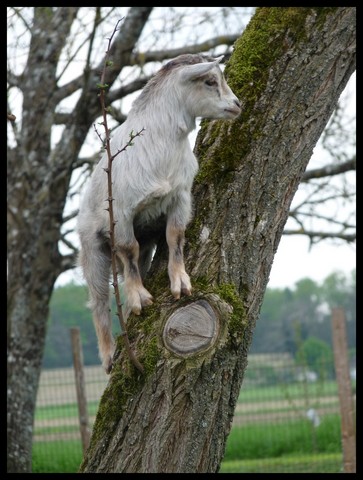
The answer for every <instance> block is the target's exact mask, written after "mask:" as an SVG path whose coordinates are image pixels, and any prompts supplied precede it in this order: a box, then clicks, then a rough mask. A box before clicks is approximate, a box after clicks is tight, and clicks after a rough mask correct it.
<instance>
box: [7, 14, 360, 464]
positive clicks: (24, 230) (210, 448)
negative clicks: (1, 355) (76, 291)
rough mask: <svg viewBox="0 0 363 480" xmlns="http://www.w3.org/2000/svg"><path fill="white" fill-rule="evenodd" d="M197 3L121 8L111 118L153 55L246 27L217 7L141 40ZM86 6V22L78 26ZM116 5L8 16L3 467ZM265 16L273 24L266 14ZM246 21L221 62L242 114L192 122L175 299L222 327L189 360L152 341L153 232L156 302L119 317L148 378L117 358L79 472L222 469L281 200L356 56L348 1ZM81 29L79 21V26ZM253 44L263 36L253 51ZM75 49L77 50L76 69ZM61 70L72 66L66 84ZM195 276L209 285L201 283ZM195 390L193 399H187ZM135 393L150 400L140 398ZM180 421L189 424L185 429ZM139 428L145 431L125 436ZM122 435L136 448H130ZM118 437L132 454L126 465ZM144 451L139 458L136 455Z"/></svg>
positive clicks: (216, 40)
mask: <svg viewBox="0 0 363 480" xmlns="http://www.w3.org/2000/svg"><path fill="white" fill-rule="evenodd" d="M86 10H87V11H86ZM212 10H213V9H212ZM195 11H196V9H195V8H194V9H193V12H194V15H193V16H185V17H184V18H183V17H182V16H180V12H176V13H178V15H173V13H175V12H174V11H173V9H172V8H171V7H167V8H162V9H157V8H155V11H153V7H130V8H129V9H127V10H126V12H125V18H124V21H123V23H122V25H121V28H120V32H119V34H118V36H117V38H116V40H115V41H114V43H113V46H112V52H111V56H112V60H113V62H114V64H113V67H112V69H108V78H107V79H106V83H107V84H109V85H110V90H109V94H108V101H109V102H110V105H111V113H112V116H113V118H114V119H115V124H116V123H117V122H122V121H123V120H124V118H125V116H124V113H123V110H122V106H123V105H122V104H121V102H120V99H122V98H125V97H126V96H127V95H129V94H131V93H133V92H136V91H137V90H139V89H140V88H141V87H142V86H143V85H144V84H145V83H146V81H147V79H148V78H149V77H150V75H151V73H152V72H153V71H155V69H156V68H155V63H154V62H160V61H162V60H166V59H169V58H172V57H175V56H176V55H178V54H179V53H187V52H190V53H193V52H199V51H205V52H207V51H209V52H210V51H211V52H212V53H215V51H214V50H215V49H217V48H219V50H218V53H225V52H226V53H227V54H228V52H230V51H231V49H230V47H231V45H232V44H233V43H234V42H235V40H236V39H237V38H238V37H239V35H240V33H241V31H242V29H243V27H242V22H241V23H240V24H239V26H238V27H236V34H235V35H231V34H229V35H226V31H227V32H230V31H231V29H230V27H229V30H228V25H229V24H228V15H227V9H222V10H221V12H222V14H223V15H224V16H223V17H219V21H218V22H217V23H216V24H215V25H221V24H222V21H221V18H223V21H225V22H226V26H225V27H226V28H227V30H225V31H223V32H218V35H215V31H214V30H212V32H213V33H214V34H213V35H212V34H211V35H210V37H207V38H205V40H203V41H201V40H199V43H193V44H192V43H188V42H185V41H183V42H180V43H179V44H177V45H176V47H175V48H173V49H172V50H171V49H170V48H158V49H156V48H155V49H152V48H150V45H152V41H155V42H158V40H159V39H160V38H164V37H165V38H167V39H168V40H169V42H170V45H171V44H172V40H174V32H176V31H178V29H180V31H181V29H182V24H183V21H186V22H191V21H192V19H194V18H195ZM236 12H237V14H239V12H240V10H238V9H236V11H234V12H233V13H234V14H235V15H236ZM212 13H213V15H210V18H207V16H208V15H205V16H204V17H203V18H202V20H200V21H199V24H198V25H193V27H194V31H196V30H195V27H198V30H197V32H198V34H199V33H200V29H201V27H202V25H207V21H209V20H211V19H214V20H216V19H218V17H216V15H215V13H216V10H213V12H212ZM162 14H165V16H164V15H162ZM285 14H286V15H285ZM90 15H92V24H91V28H90V25H89V24H85V23H84V22H86V20H87V21H89V18H90ZM113 16H118V18H117V19H119V16H120V12H119V10H118V9H111V8H105V9H101V8H95V9H94V10H92V11H91V12H90V10H89V9H88V8H87V9H84V8H83V9H82V8H81V9H80V8H78V7H67V8H53V7H36V8H34V10H32V9H30V8H28V9H15V8H14V9H12V10H10V17H9V18H10V20H9V22H10V25H12V24H14V23H15V19H16V20H17V25H18V24H19V23H18V22H20V24H22V25H23V27H24V28H23V30H22V31H21V32H19V30H16V29H12V28H9V35H10V36H11V34H13V35H14V41H15V40H16V41H18V42H24V43H25V44H27V45H28V44H29V49H28V51H27V52H26V53H25V68H24V69H22V68H21V69H20V71H18V70H17V68H18V64H19V63H20V64H21V60H22V58H21V56H19V57H18V56H16V53H18V54H20V53H21V50H19V49H16V50H14V51H13V55H12V56H11V57H9V60H8V63H9V72H8V86H9V90H10V94H9V107H8V111H9V113H10V114H15V115H16V116H17V117H18V113H17V112H15V111H13V109H12V100H13V98H14V97H13V96H11V93H12V91H13V90H15V91H17V92H18V95H21V96H22V99H23V104H22V109H21V118H19V119H18V118H17V119H16V120H15V122H14V121H12V122H11V120H10V125H11V127H10V132H9V134H8V136H9V140H10V142H9V147H8V471H9V472H30V471H31V442H32V425H33V415H34V407H35V399H36V391H37V386H38V380H39V374H40V366H41V359H42V354H43V347H44V341H45V335H46V323H47V317H48V305H49V300H50V296H51V293H52V289H53V286H54V282H55V280H56V279H57V277H58V276H59V274H60V273H62V272H63V271H65V270H66V269H68V268H72V267H73V266H74V256H75V250H76V249H75V248H74V246H73V245H72V244H71V243H70V241H69V237H68V233H69V232H67V221H69V220H71V218H72V217H74V215H75V213H74V214H70V215H69V217H68V218H67V217H65V216H64V206H65V203H66V199H67V195H68V194H69V193H70V192H72V189H70V187H72V185H71V179H72V178H74V177H72V174H73V173H74V172H75V171H76V170H77V169H79V170H80V171H82V172H85V171H86V170H87V169H89V167H90V165H92V164H93V163H94V161H95V156H93V155H90V156H87V155H85V154H84V153H83V151H82V147H83V146H84V145H85V144H86V142H87V137H88V134H89V131H90V129H91V127H92V124H93V123H94V122H95V121H97V118H98V117H99V116H100V106H99V100H98V97H97V93H98V90H97V83H98V81H99V77H100V71H101V69H102V65H103V55H104V49H105V38H106V37H107V35H108V34H109V33H110V31H112V26H111V27H109V28H108V29H107V28H106V27H105V26H106V20H107V21H109V22H110V21H112V19H113ZM270 16H272V17H273V18H274V22H275V23H274V25H275V27H273V26H272V25H270V24H269V23H268V19H269V18H270ZM159 17H160V18H159ZM198 18H200V17H198ZM277 19H278V20H277ZM83 23H84V24H83ZM115 23H116V21H115V22H114V24H115ZM80 24H81V26H80ZM149 25H150V28H148V26H149ZM214 28H216V26H215V27H214ZM274 28H277V30H275V29H274ZM249 31H250V33H249V34H248V35H244V36H242V37H241V39H240V40H239V41H238V42H237V43H236V49H235V52H234V53H233V56H232V57H231V61H230V63H229V65H228V66H227V74H228V76H229V81H230V82H232V83H231V86H232V88H233V90H234V91H236V92H239V97H240V98H241V100H242V101H244V102H245V114H244V115H242V117H241V121H238V122H236V123H235V124H234V125H233V127H232V128H231V129H230V130H226V128H225V127H221V126H220V125H219V124H218V122H217V123H216V122H209V123H208V122H205V123H203V125H202V128H201V131H200V134H199V137H198V142H197V146H196V151H197V155H198V157H199V159H200V162H201V171H200V174H199V177H198V179H197V182H196V185H195V197H196V216H195V220H194V222H193V224H192V225H191V228H190V231H189V233H188V235H189V242H188V250H187V251H186V260H187V262H188V263H189V271H190V272H191V274H192V281H193V279H194V281H195V282H196V285H195V295H194V296H193V297H192V298H191V299H189V300H188V301H187V302H186V303H183V304H181V305H184V306H185V307H188V305H190V303H191V304H192V303H195V302H198V301H199V303H198V305H199V307H198V308H199V309H200V311H201V316H202V317H203V318H205V319H206V322H207V324H208V322H212V324H213V323H214V324H215V325H219V327H218V329H217V330H218V334H216V335H215V338H214V341H215V343H213V346H212V347H211V348H208V349H207V350H206V351H204V352H203V353H202V355H199V356H198V355H197V356H196V357H194V356H192V358H191V360H192V361H189V362H188V361H187V360H185V358H183V357H182V356H181V357H180V356H178V355H176V356H173V354H170V352H169V353H168V350H167V349H166V348H164V347H163V346H162V345H163V344H162V342H161V339H160V335H161V332H162V327H163V322H164V321H166V319H167V318H169V317H170V314H171V313H172V311H173V310H174V309H175V308H176V307H178V306H181V305H179V304H178V305H174V304H171V303H170V298H169V297H168V294H167V292H168V288H167V287H168V286H167V282H166V279H165V278H163V277H162V275H161V274H160V273H159V272H163V271H165V269H164V266H165V265H164V263H163V262H165V258H164V253H165V248H164V245H163V244H160V245H159V247H158V251H157V253H156V256H155V260H154V263H153V268H152V272H151V275H152V279H153V280H152V282H151V287H150V288H151V290H152V291H153V293H156V294H155V297H156V298H160V303H158V304H157V305H155V308H154V309H153V310H152V312H149V313H148V312H146V313H145V314H144V315H143V317H142V318H140V319H138V320H136V319H131V320H130V328H131V331H132V329H133V327H134V330H133V334H134V337H133V338H134V342H135V348H136V350H137V351H138V353H139V354H140V355H141V357H142V358H143V359H144V360H148V362H147V363H146V365H147V368H146V376H145V377H143V378H140V377H138V376H137V375H136V374H135V372H134V371H133V370H132V368H129V365H128V363H127V361H126V360H125V362H124V364H123V365H124V366H125V367H126V369H115V372H114V373H113V375H112V378H111V381H110V388H109V389H108V390H106V392H105V396H104V398H103V400H102V402H101V407H100V411H99V413H98V417H97V425H96V428H95V432H94V435H93V438H92V443H91V448H90V450H89V453H88V455H87V457H86V459H85V462H84V464H83V467H82V468H83V471H109V472H111V471H120V472H121V471H125V472H126V471H127V472H132V471H139V472H142V471H145V472H146V471H180V472H181V471H195V472H202V471H210V472H212V471H217V470H218V468H219V464H220V461H221V458H222V456H223V452H224V446H225V440H226V437H227V435H228V432H229V428H230V423H231V420H232V418H233V412H234V406H235V402H236V398H237V396H238V391H239V388H240V386H241V382H242V378H243V372H244V368H245V366H246V359H247V351H248V347H249V344H250V340H251V337H252V330H253V325H254V323H255V321H256V318H257V315H258V311H259V308H260V305H261V303H262V298H263V294H264V291H265V287H266V283H267V280H268V275H269V271H270V268H271V264H272V260H273V256H274V253H275V252H276V249H277V247H278V243H279V240H280V236H281V234H282V231H283V228H284V225H285V222H286V219H287V216H288V212H289V207H290V203H291V200H292V198H293V196H294V193H295V191H296V188H297V186H298V184H299V182H300V180H301V179H302V177H303V175H304V171H305V168H306V165H307V163H308V161H309V159H310V156H311V153H312V149H313V147H314V145H315V144H316V142H317V140H318V138H319V136H320V134H321V132H322V131H323V128H324V126H325V125H326V123H327V121H328V119H329V117H330V115H331V113H332V112H333V110H334V108H335V107H336V105H337V102H338V98H339V95H340V93H341V92H342V91H343V89H344V86H345V85H346V83H347V81H348V79H349V77H350V75H351V74H352V72H353V71H354V68H355V50H354V40H355V10H354V9H352V8H336V9H333V8H328V9H305V8H282V9H281V8H266V9H261V10H259V11H258V12H257V14H256V16H255V17H254V22H251V26H250V30H249ZM82 32H83V33H84V32H89V34H87V35H86V36H83V37H80V35H81V33H82ZM158 32H159V33H158ZM219 33H220V35H219ZM246 33H247V32H246ZM223 34H224V35H223ZM158 35H159V38H158ZM254 35H256V37H255V38H254ZM261 35H262V36H264V38H263V41H262V42H261V43H260V44H259V42H258V40H259V38H260V36H261ZM199 36H200V35H199ZM249 38H250V39H252V40H251V43H250V44H248V42H247V40H248V39H249ZM151 39H152V41H151ZM244 39H247V40H244ZM146 45H147V48H146V47H145V46H146ZM155 45H159V43H155ZM254 45H255V46H257V45H260V46H259V47H257V50H258V49H261V50H258V56H256V57H255V56H254V50H255V49H254ZM262 45H264V46H262ZM318 46H319V47H318ZM143 47H145V48H143ZM272 47H273V48H274V50H271V48H272ZM269 48H270V50H268V49H269ZM221 49H222V51H221ZM14 52H15V53H14ZM272 53H273V55H272ZM227 56H228V55H227ZM79 58H86V61H85V62H84V63H81V66H79V64H78V63H77V62H78V59H79ZM244 65H248V68H249V70H246V68H245V67H244ZM129 67H133V68H130V69H129ZM293 68H295V71H294V70H293ZM69 69H71V70H72V73H73V72H74V71H75V72H77V73H76V74H75V75H74V74H73V75H72V79H71V80H69V81H67V80H65V74H66V73H69ZM297 69H298V70H297ZM297 71H298V72H299V73H300V75H297ZM120 78H122V79H123V82H122V83H120V82H119V79H120ZM72 95H73V96H74V97H72ZM69 98H71V99H74V100H73V102H72V105H73V107H72V108H71V109H69V108H67V107H65V100H66V99H69ZM286 99H289V102H290V103H289V102H286ZM297 107H299V108H297ZM56 126H59V127H57V128H55V127H56ZM353 168H354V167H353ZM353 168H352V169H353ZM75 187H77V188H79V184H76V185H75ZM62 243H63V244H65V245H67V246H68V248H69V251H70V253H69V254H68V255H62V254H61V253H60V249H59V248H60V245H61V244H62ZM236 246H237V247H238V248H236ZM152 285H154V288H155V289H156V291H155V290H154V289H153V286H152ZM206 285H209V286H210V290H208V291H206V289H205V286H206ZM203 286H204V287H203ZM189 302H190V303H189ZM206 305H209V307H208V306H206ZM231 308H233V313H231ZM204 310H205V311H206V312H207V314H205V312H204ZM211 312H212V314H210V313H211ZM176 313H177V312H176ZM205 315H206V316H205ZM148 316H149V317H148ZM150 320H153V321H152V322H151V321H150ZM140 332H141V333H140ZM140 335H141V337H140ZM121 356H122V352H121ZM194 358H195V359H196V361H195V362H194V361H193V359H194ZM115 386H118V388H116V389H115ZM115 393H116V394H115ZM130 395H131V396H130ZM207 399H208V401H207ZM202 403H203V404H205V406H206V407H205V410H203V411H202V410H201V409H200V408H199V407H198V406H201V404H202ZM147 405H148V407H147V408H148V410H142V409H143V408H144V409H145V408H146V406H147ZM193 405H194V406H195V408H194V407H193ZM131 407H132V408H131ZM192 407H193V408H192ZM142 411H146V412H149V416H148V418H147V419H144V420H143V421H141V419H140V418H139V415H141V413H142ZM159 411H160V412H162V414H158V412H159ZM179 419H183V422H184V426H185V427H188V426H189V427H188V428H183V425H181V423H178V420H179ZM145 422H146V423H145ZM175 422H176V423H175ZM126 424H127V425H130V428H128V434H126V433H127V431H126V430H127V429H126V428H124V429H123V425H126ZM132 425H133V427H132ZM140 428H144V431H142V432H141V431H140ZM122 429H123V430H122ZM145 429H146V430H147V432H146V431H145ZM140 433H141V434H142V436H141V438H140V439H139V440H138V441H137V442H136V443H133V440H132V439H133V438H138V435H139V434H140ZM117 435H119V437H117ZM133 435H134V437H132V436H133ZM153 435H155V436H153ZM173 435H174V436H173ZM116 437H117V438H119V439H120V440H119V443H117V442H116V443H115V441H116ZM131 437H132V438H131ZM152 438H155V441H154V442H153V441H151V439H152ZM172 438H173V439H174V440H172ZM191 438H193V440H191ZM168 439H169V441H168ZM159 440H162V442H159ZM179 440H180V441H179ZM148 441H150V443H149V444H148V445H145V442H148ZM155 442H157V444H155ZM102 445H104V447H103V446H102ZM128 445H134V447H132V448H131V447H130V448H129V450H128ZM168 445H169V446H170V448H169V446H168ZM177 445H179V447H180V448H182V451H181V450H180V448H179V449H178V448H176V446H177ZM136 447H137V449H138V450H139V451H140V452H142V451H145V458H144V459H143V458H140V456H138V457H137V455H133V454H131V450H132V449H133V448H136ZM153 447H157V448H156V449H155V450H154V453H153V454H152V455H151V456H147V455H146V452H147V449H148V448H149V449H150V448H153ZM118 448H122V449H123V452H124V454H125V455H127V454H131V455H130V456H129V458H135V462H131V463H127V462H126V461H125V462H124V461H123V460H122V458H123V457H122V455H119V454H118ZM183 448H184V450H183ZM143 449H145V450H143ZM168 449H169V450H168ZM167 451H169V453H170V455H169V456H168V455H166V452H167ZM148 458H149V459H150V463H149V464H145V461H146V459H148ZM165 462H168V463H167V465H165ZM146 463H147V462H146Z"/></svg>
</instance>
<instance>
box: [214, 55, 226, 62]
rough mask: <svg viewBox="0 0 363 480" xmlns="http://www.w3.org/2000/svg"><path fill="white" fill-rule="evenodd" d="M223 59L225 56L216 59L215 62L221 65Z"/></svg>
mask: <svg viewBox="0 0 363 480" xmlns="http://www.w3.org/2000/svg"><path fill="white" fill-rule="evenodd" d="M223 59H224V55H220V56H219V57H216V58H215V59H214V62H217V63H221V61H222V60H223ZM214 62H213V63H214Z"/></svg>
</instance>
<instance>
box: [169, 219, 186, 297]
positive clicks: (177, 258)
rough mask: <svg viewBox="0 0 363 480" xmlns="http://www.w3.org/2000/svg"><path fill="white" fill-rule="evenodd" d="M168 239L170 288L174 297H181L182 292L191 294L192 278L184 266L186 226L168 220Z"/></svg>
mask: <svg viewBox="0 0 363 480" xmlns="http://www.w3.org/2000/svg"><path fill="white" fill-rule="evenodd" d="M166 240H167V243H168V247H169V263H168V273H169V279H170V289H171V293H172V294H173V296H174V298H176V299H179V298H180V295H181V294H182V293H184V295H191V292H192V286H191V283H190V278H189V275H188V274H187V273H186V271H185V266H184V255H183V247H184V228H182V227H178V226H176V225H175V224H174V222H168V224H167V227H166Z"/></svg>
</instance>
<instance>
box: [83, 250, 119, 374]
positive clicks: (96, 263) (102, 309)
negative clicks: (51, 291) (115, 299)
mask: <svg viewBox="0 0 363 480" xmlns="http://www.w3.org/2000/svg"><path fill="white" fill-rule="evenodd" d="M79 263H80V265H81V267H82V269H83V274H84V277H85V280H86V282H87V284H88V289H89V302H88V306H89V307H90V309H91V310H92V316H93V323H94V326H95V329H96V334H97V340H98V349H99V356H100V359H101V361H102V365H103V368H104V369H105V371H106V373H110V372H111V369H112V364H113V355H114V352H115V342H114V338H113V335H112V329H111V324H112V322H111V314H110V305H109V291H110V285H109V274H110V256H109V255H108V254H107V253H106V252H104V251H103V250H102V248H100V247H99V246H98V245H94V244H93V245H92V246H90V245H87V248H83V249H82V250H81V252H80V256H79Z"/></svg>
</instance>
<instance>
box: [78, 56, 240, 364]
mask: <svg viewBox="0 0 363 480" xmlns="http://www.w3.org/2000/svg"><path fill="white" fill-rule="evenodd" d="M220 60H221V57H220V58H218V59H212V58H210V57H205V56H203V55H188V54H187V55H181V56H180V57H177V58H176V59H175V60H173V61H171V62H169V63H168V64H167V65H166V66H164V67H163V68H162V69H161V70H160V71H159V72H158V73H157V74H156V75H155V76H154V77H153V78H152V79H151V80H150V81H149V83H148V84H147V85H146V87H145V88H144V90H143V92H142V93H141V94H140V96H139V97H138V99H137V100H136V101H135V102H134V104H133V107H132V109H131V111H130V112H129V115H128V117H127V119H126V121H125V122H124V123H123V124H122V125H121V126H120V127H119V128H117V129H116V130H115V131H114V132H113V133H112V140H111V151H112V153H115V152H116V151H117V150H118V149H121V148H122V147H123V146H125V144H126V143H127V142H128V140H129V135H130V133H131V132H133V133H136V132H139V131H140V130H141V129H144V132H143V134H142V136H140V137H136V138H135V139H134V142H133V146H130V147H128V148H127V149H126V150H125V151H124V152H122V153H121V154H120V155H118V156H117V157H116V158H115V160H114V161H113V164H112V177H113V198H114V202H113V206H114V212H115V220H116V221H117V223H116V226H115V238H116V246H117V249H118V250H119V254H120V255H119V258H120V260H121V262H120V269H121V270H122V269H123V275H124V282H125V285H124V291H125V292H126V295H127V299H126V307H125V309H124V311H125V313H126V315H127V314H128V312H130V311H133V312H134V313H140V310H141V308H142V307H143V306H145V305H148V304H150V303H151V298H152V297H151V295H150V293H149V292H148V291H147V290H146V289H145V288H144V287H143V285H142V281H141V277H140V275H139V274H138V272H137V273H136V274H135V272H134V270H135V268H132V267H135V265H138V268H139V270H140V272H141V276H142V275H144V274H145V273H146V271H147V269H148V267H149V264H150V261H151V257H152V251H153V249H154V246H155V243H156V241H157V235H159V234H160V231H158V227H157V225H158V222H159V219H160V217H161V216H162V215H165V218H166V221H167V240H168V245H169V267H168V271H169V277H170V281H171V291H172V293H173V295H174V296H175V298H179V297H180V295H181V293H185V294H190V292H191V285H190V279H189V276H188V275H187V273H186V272H185V269H184V262H183V258H182V247H183V243H184V231H185V228H186V226H187V224H188V222H189V221H190V218H191V213H192V199H191V188H192V183H193V179H194V177H195V174H196V173H197V170H198V163H197V160H196V158H195V156H194V154H193V152H192V150H191V148H190V144H189V141H188V134H189V133H190V132H191V131H192V130H193V129H194V128H195V119H196V117H204V118H213V119H219V118H221V119H222V118H223V119H233V118H236V117H237V116H238V114H239V113H240V104H239V101H238V99H237V97H236V96H235V95H234V94H233V92H232V91H231V89H230V88H229V86H228V85H227V83H226V81H225V80H224V77H223V74H222V72H221V69H220V67H219V65H218V63H219V61H220ZM107 162H108V159H107V156H106V155H103V157H102V158H101V160H100V162H99V163H98V165H97V166H96V168H95V170H94V172H93V175H92V178H91V181H90V185H89V187H88V189H87V191H86V192H85V195H84V198H83V201H82V203H81V207H80V212H79V216H78V233H79V236H80V241H81V252H80V257H79V263H80V265H81V266H82V268H83V272H84V276H85V279H86V281H87V283H88V286H89V291H90V306H91V308H92V310H93V318H94V322H95V326H96V331H97V334H98V339H99V349H100V356H101V358H102V360H103V365H104V367H105V369H106V371H110V369H111V366H112V356H113V353H114V342H113V338H112V334H111V321H110V314H109V306H108V295H109V274H110V253H109V245H108V243H109V229H110V226H109V214H108V211H106V208H107V207H108V204H107V202H106V200H107V197H108V192H107V178H106V174H105V172H104V168H105V167H106V166H107ZM146 228H151V231H150V233H148V232H149V230H145V229H146ZM163 228H165V226H164V227H163ZM144 231H145V232H146V233H145V235H143V232H144ZM135 234H136V236H137V237H138V240H139V241H138V242H136V239H135ZM131 250H132V252H133V253H132V254H130V252H131ZM125 252H126V253H125ZM127 254H128V256H127ZM136 269H137V267H136Z"/></svg>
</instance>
